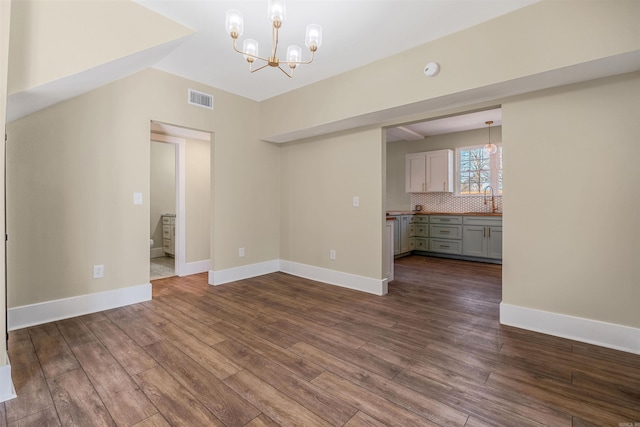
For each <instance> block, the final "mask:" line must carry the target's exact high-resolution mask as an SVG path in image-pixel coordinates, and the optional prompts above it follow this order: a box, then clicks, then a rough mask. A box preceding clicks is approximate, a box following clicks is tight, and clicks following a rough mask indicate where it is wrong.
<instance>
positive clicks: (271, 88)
mask: <svg viewBox="0 0 640 427" xmlns="http://www.w3.org/2000/svg"><path fill="white" fill-rule="evenodd" d="M135 1H136V2H137V3H138V4H140V5H142V6H144V7H147V8H149V9H151V10H153V11H155V12H157V13H159V14H161V15H164V16H166V17H168V18H170V19H172V20H174V21H177V22H179V23H181V24H183V25H185V26H187V27H189V28H191V29H193V30H195V34H194V35H192V36H190V37H188V38H187V40H185V41H184V42H183V43H181V44H180V45H179V46H178V47H176V48H175V49H173V51H172V52H171V53H169V54H167V55H166V56H164V58H162V59H160V60H159V61H158V62H157V63H155V65H154V68H158V69H160V70H164V71H167V72H169V73H172V74H176V75H179V76H182V77H185V78H188V79H192V80H195V81H198V82H201V83H204V84H207V85H210V86H213V87H217V88H220V89H223V90H226V91H228V92H231V93H234V94H237V95H240V96H244V97H247V98H250V99H253V100H256V101H262V100H264V99H268V98H271V97H273V96H276V95H279V94H282V93H285V92H288V91H291V90H293V89H296V88H299V87H302V86H306V85H309V84H311V83H314V82H317V81H319V80H322V79H326V78H328V77H331V76H333V75H337V74H340V73H343V72H345V71H348V70H351V69H354V68H357V67H360V66H363V65H366V64H368V63H371V62H374V61H376V60H378V59H381V58H385V57H388V56H391V55H394V54H396V53H399V52H402V51H405V50H407V49H410V48H412V47H415V46H418V45H421V44H424V43H427V42H429V41H431V40H434V39H437V38H440V37H443V36H445V35H447V34H451V33H454V32H457V31H460V30H463V29H465V28H468V27H471V26H474V25H476V24H479V23H481V22H484V21H488V20H490V19H492V18H495V17H497V16H500V15H504V14H506V13H509V12H512V11H514V10H516V9H518V8H521V7H524V6H527V5H529V4H532V3H535V2H536V1H538V0H346V1H345V0H324V1H318V0H297V1H292V0H290V1H288V2H287V20H286V21H285V22H284V23H283V26H282V28H281V30H280V46H281V48H279V50H278V52H279V56H281V57H283V56H284V55H285V54H286V48H287V46H288V45H290V44H297V45H299V46H302V47H303V52H304V58H306V57H307V56H306V55H307V54H308V52H307V51H306V47H304V32H305V27H306V25H307V24H310V23H315V24H320V25H322V29H323V41H322V46H321V47H320V48H319V49H318V52H317V53H316V59H315V61H314V62H313V64H311V65H306V66H299V67H298V68H297V69H296V71H295V76H294V77H293V78H292V79H290V78H288V77H286V76H285V75H284V74H283V73H282V72H281V71H280V70H277V69H274V68H271V67H267V68H266V69H263V70H260V71H258V72H256V73H254V74H251V73H249V70H248V64H247V63H246V61H245V60H244V58H243V57H242V56H241V55H240V54H238V53H236V52H234V51H233V49H232V39H231V37H229V36H228V35H227V34H226V31H225V28H224V24H225V14H226V11H227V10H228V9H238V10H240V11H241V12H242V13H243V15H244V35H243V36H241V37H240V40H239V43H238V45H239V46H240V47H241V46H242V41H243V40H244V39H245V38H253V39H256V40H257V41H258V42H259V43H260V53H261V54H263V55H264V54H265V52H268V49H269V48H270V41H271V27H270V25H271V24H270V22H269V20H268V19H267V0H260V1H256V0H236V1H218V0H209V1H202V0H135ZM429 61H437V58H425V64H426V63H427V62H429Z"/></svg>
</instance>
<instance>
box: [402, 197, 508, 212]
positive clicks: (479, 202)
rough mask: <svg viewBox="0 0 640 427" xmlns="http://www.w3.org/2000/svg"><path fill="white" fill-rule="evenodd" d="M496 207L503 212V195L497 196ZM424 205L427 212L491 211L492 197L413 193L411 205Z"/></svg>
mask: <svg viewBox="0 0 640 427" xmlns="http://www.w3.org/2000/svg"><path fill="white" fill-rule="evenodd" d="M495 202H496V207H497V208H498V212H502V196H496V201H495ZM416 205H422V210H423V211H427V212H460V213H464V212H491V198H490V197H487V204H486V205H485V204H484V196H454V195H453V193H419V194H411V206H410V207H409V210H413V209H414V208H415V206H416Z"/></svg>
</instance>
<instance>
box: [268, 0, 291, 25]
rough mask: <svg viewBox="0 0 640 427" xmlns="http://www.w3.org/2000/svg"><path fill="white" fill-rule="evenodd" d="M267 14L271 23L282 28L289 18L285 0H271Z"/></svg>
mask: <svg viewBox="0 0 640 427" xmlns="http://www.w3.org/2000/svg"><path fill="white" fill-rule="evenodd" d="M267 13H268V17H269V19H270V20H271V22H273V24H274V25H276V23H277V26H280V25H281V24H282V23H283V22H284V20H285V19H286V18H287V6H286V5H285V4H284V0H269V2H268V4H267Z"/></svg>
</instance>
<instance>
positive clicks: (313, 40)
mask: <svg viewBox="0 0 640 427" xmlns="http://www.w3.org/2000/svg"><path fill="white" fill-rule="evenodd" d="M304 44H305V45H306V46H307V47H308V48H309V49H310V50H312V51H316V50H317V49H318V48H319V47H320V45H321V44H322V27H321V26H320V25H317V24H309V25H307V32H306V35H305V38H304Z"/></svg>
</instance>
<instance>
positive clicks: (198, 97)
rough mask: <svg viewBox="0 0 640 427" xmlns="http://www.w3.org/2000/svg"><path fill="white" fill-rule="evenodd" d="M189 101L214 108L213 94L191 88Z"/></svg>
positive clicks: (192, 103)
mask: <svg viewBox="0 0 640 427" xmlns="http://www.w3.org/2000/svg"><path fill="white" fill-rule="evenodd" d="M188 103H189V104H191V105H197V106H199V107H204V108H208V109H210V110H213V95H209V94H208V93H204V92H198V91H197V90H193V89H189V98H188Z"/></svg>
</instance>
